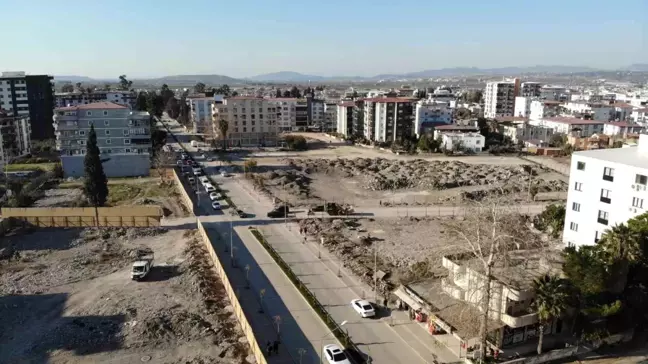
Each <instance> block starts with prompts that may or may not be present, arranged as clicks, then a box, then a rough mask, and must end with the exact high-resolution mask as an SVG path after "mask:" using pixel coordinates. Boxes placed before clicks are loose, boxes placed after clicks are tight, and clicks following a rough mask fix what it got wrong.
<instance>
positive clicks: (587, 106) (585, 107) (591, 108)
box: [562, 101, 616, 121]
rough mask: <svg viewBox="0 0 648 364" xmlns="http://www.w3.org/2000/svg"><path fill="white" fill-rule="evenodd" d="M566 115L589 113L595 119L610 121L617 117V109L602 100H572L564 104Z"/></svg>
mask: <svg viewBox="0 0 648 364" xmlns="http://www.w3.org/2000/svg"><path fill="white" fill-rule="evenodd" d="M562 107H563V109H564V110H565V111H566V115H568V116H570V115H589V116H591V118H592V119H593V120H599V121H610V120H614V119H615V117H616V110H615V108H614V107H613V106H611V105H609V104H602V103H600V102H586V101H570V102H566V103H564V104H563V105H562Z"/></svg>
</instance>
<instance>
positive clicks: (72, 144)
mask: <svg viewBox="0 0 648 364" xmlns="http://www.w3.org/2000/svg"><path fill="white" fill-rule="evenodd" d="M53 125H54V130H55V133H56V147H57V149H58V150H59V151H60V153H61V162H62V164H63V172H64V174H65V176H66V177H81V176H83V175H84V169H83V161H84V157H85V154H86V142H87V140H88V133H89V132H90V127H91V126H92V125H94V128H95V132H96V133H97V145H98V146H99V150H100V151H101V160H102V164H103V169H104V172H105V173H106V176H107V177H134V176H148V175H149V170H150V167H151V163H150V152H151V116H150V115H149V113H147V112H137V111H131V110H130V109H129V108H128V107H126V106H123V105H118V104H115V103H111V102H96V103H92V104H87V105H77V106H70V107H62V108H57V109H55V110H54V124H53Z"/></svg>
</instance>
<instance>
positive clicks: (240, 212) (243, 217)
mask: <svg viewBox="0 0 648 364" xmlns="http://www.w3.org/2000/svg"><path fill="white" fill-rule="evenodd" d="M236 214H237V215H238V217H240V218H241V219H245V218H246V217H248V214H247V213H246V212H245V211H243V210H240V209H237V210H236Z"/></svg>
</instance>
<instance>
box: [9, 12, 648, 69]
mask: <svg viewBox="0 0 648 364" xmlns="http://www.w3.org/2000/svg"><path fill="white" fill-rule="evenodd" d="M0 14H1V17H0V34H2V35H3V36H2V37H1V38H0V71H3V70H4V71H14V70H15V71H20V70H24V71H27V72H28V73H32V74H36V73H48V74H54V75H84V76H90V77H117V75H119V74H124V73H125V74H127V75H128V76H129V77H131V78H137V77H154V76H163V75H172V74H205V73H215V74H223V75H228V76H232V77H245V76H253V75H256V74H260V73H266V72H276V71H284V70H290V71H296V72H302V73H309V74H316V75H360V76H370V75H375V74H380V73H404V72H413V71H420V70H424V69H436V68H444V67H472V66H476V67H504V66H531V65H538V64H542V65H557V64H559V65H578V66H583V65H584V66H593V67H602V68H615V67H621V66H626V65H629V64H631V63H639V62H643V63H648V25H647V19H648V0H625V1H609V0H607V1H599V0H561V1H554V0H543V1H532V0H516V1H513V0H494V1H484V0H460V1H452V0H444V1H433V0H321V1H307V0H278V1H272V0H227V1H222V0H184V1H177V0H174V1H169V0H155V1H153V0H110V1H100V0H82V1H77V0H68V1H52V0H22V1H19V0H0Z"/></svg>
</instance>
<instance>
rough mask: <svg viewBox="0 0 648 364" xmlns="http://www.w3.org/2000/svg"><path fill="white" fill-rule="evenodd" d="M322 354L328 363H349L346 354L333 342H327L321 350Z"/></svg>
mask: <svg viewBox="0 0 648 364" xmlns="http://www.w3.org/2000/svg"><path fill="white" fill-rule="evenodd" d="M322 355H323V356H324V357H325V358H326V362H327V363H329V364H351V362H350V361H349V359H348V358H347V356H346V354H344V352H343V351H342V349H340V347H339V346H337V345H335V344H329V345H326V346H325V347H324V349H323V350H322Z"/></svg>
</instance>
